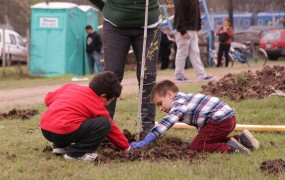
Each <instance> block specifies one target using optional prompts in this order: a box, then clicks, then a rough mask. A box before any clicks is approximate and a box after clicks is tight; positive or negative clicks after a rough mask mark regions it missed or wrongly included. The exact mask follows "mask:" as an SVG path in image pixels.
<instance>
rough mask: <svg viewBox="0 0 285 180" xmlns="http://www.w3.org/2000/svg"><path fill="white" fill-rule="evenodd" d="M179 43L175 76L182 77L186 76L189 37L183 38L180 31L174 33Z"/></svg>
mask: <svg viewBox="0 0 285 180" xmlns="http://www.w3.org/2000/svg"><path fill="white" fill-rule="evenodd" d="M174 36H175V39H176V45H177V52H176V57H175V78H176V79H181V78H183V77H184V67H185V61H186V58H187V56H188V53H189V45H190V40H189V39H183V38H182V36H181V33H180V32H178V31H177V32H175V33H174Z"/></svg>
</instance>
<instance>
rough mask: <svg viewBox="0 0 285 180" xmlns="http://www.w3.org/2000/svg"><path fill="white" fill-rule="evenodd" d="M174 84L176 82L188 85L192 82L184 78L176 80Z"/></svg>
mask: <svg viewBox="0 0 285 180" xmlns="http://www.w3.org/2000/svg"><path fill="white" fill-rule="evenodd" d="M175 82H178V83H190V82H192V81H191V80H189V79H187V78H186V77H181V78H177V79H176V80H175Z"/></svg>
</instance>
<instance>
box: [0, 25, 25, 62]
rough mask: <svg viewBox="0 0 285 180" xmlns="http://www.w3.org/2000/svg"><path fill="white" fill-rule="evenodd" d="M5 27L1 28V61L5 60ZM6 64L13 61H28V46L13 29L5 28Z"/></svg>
mask: <svg viewBox="0 0 285 180" xmlns="http://www.w3.org/2000/svg"><path fill="white" fill-rule="evenodd" d="M3 39H4V37H3V29H0V61H1V62H2V60H3V56H4V55H3V51H4V49H3V44H4V43H3ZM5 42H6V43H5V52H6V65H7V66H9V65H11V64H12V63H13V62H24V63H25V62H27V48H26V46H25V43H24V42H23V39H22V37H21V36H20V35H19V34H18V33H17V32H15V31H13V30H8V29H6V30H5Z"/></svg>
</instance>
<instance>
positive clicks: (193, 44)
mask: <svg viewBox="0 0 285 180" xmlns="http://www.w3.org/2000/svg"><path fill="white" fill-rule="evenodd" d="M187 33H188V34H189V35H190V45H189V46H188V47H189V51H188V56H189V58H190V61H191V64H192V66H193V68H194V70H195V72H196V75H197V77H198V78H199V79H203V78H204V77H206V74H205V70H204V64H203V63H202V61H201V57H200V49H199V44H198V43H199V42H198V41H199V39H198V35H197V33H196V31H188V32H187Z"/></svg>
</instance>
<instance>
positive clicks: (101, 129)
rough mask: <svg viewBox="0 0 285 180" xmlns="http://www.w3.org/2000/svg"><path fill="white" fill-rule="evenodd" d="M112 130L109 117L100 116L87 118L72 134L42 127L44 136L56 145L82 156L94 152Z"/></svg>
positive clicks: (68, 153)
mask: <svg viewBox="0 0 285 180" xmlns="http://www.w3.org/2000/svg"><path fill="white" fill-rule="evenodd" d="M110 130H111V122H110V120H109V119H108V118H105V117H98V118H90V119H86V120H85V121H83V122H82V124H81V125H80V127H79V128H78V129H77V130H76V131H74V132H72V133H70V134H56V133H52V132H49V131H45V130H43V129H42V133H43V135H44V137H45V138H46V139H47V140H49V141H51V142H53V143H54V144H55V146H56V147H61V148H63V147H65V149H66V154H67V155H68V156H71V157H80V156H83V155H84V154H86V153H92V152H94V151H95V150H96V149H97V148H98V146H99V145H100V143H101V142H102V141H103V140H104V139H105V137H106V136H107V135H108V133H109V132H110Z"/></svg>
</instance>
